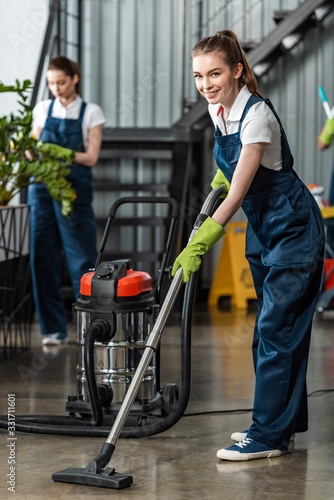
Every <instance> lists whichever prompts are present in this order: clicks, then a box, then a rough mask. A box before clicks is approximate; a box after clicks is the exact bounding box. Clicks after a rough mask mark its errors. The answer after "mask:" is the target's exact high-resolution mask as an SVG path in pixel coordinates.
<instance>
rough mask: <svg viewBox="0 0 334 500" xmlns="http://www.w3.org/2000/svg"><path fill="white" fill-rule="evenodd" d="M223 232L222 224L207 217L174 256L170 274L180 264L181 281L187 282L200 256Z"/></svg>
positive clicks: (196, 267)
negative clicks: (182, 248)
mask: <svg viewBox="0 0 334 500" xmlns="http://www.w3.org/2000/svg"><path fill="white" fill-rule="evenodd" d="M224 234H225V229H224V228H223V226H221V225H220V224H218V222H215V221H214V220H213V219H211V217H208V218H207V219H206V220H205V221H204V222H203V224H202V225H201V226H200V228H199V229H198V231H197V233H195V235H194V236H193V238H192V239H191V240H190V241H189V243H188V245H187V246H186V248H185V249H184V250H182V252H181V253H180V255H179V256H178V257H177V258H176V260H175V262H174V265H173V269H172V276H174V275H175V273H176V271H177V270H178V268H179V267H180V266H182V278H183V282H184V283H187V282H188V281H189V278H190V276H191V275H192V274H193V273H195V272H196V271H197V270H198V269H199V267H200V265H201V256H202V255H204V254H205V252H207V251H208V250H209V249H210V248H211V247H212V246H213V245H214V244H215V243H217V241H218V240H220V238H221V237H222V236H223V235H224Z"/></svg>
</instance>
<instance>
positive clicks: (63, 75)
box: [28, 56, 105, 345]
mask: <svg viewBox="0 0 334 500" xmlns="http://www.w3.org/2000/svg"><path fill="white" fill-rule="evenodd" d="M47 80H48V86H49V89H50V91H51V93H52V94H53V95H54V96H55V99H54V100H47V101H42V102H40V103H39V104H38V105H37V106H36V107H35V109H34V114H33V118H34V120H33V133H34V134H35V136H36V137H37V138H40V139H41V140H42V141H44V142H51V143H53V144H58V145H60V146H64V147H66V148H69V149H72V150H75V151H77V154H76V156H75V162H74V163H73V164H72V165H71V172H70V174H69V176H68V180H69V181H70V182H71V184H72V187H73V189H74V190H75V191H76V195H77V198H76V200H75V201H74V208H73V214H72V216H71V217H70V218H69V219H67V218H66V217H64V216H63V215H62V213H61V203H60V202H56V201H55V200H54V199H53V198H52V197H51V195H50V194H49V192H48V191H47V189H46V188H45V186H44V185H43V184H33V185H31V186H29V189H28V203H29V205H30V235H31V244H30V257H31V267H32V282H33V292H34V301H35V305H36V310H37V313H38V316H39V320H40V324H41V331H42V335H43V340H42V342H43V344H48V345H58V344H62V343H65V342H67V339H68V337H67V328H66V325H67V315H66V309H65V304H64V298H63V294H62V269H61V268H62V266H61V258H60V252H61V250H63V251H64V255H65V258H66V262H67V267H68V271H69V275H70V278H71V282H72V286H73V291H74V296H75V297H78V294H79V286H80V279H81V277H82V275H83V274H84V273H86V272H87V271H88V270H89V269H90V268H92V267H94V264H95V259H96V227H95V221H94V214H93V210H92V206H91V203H92V186H91V179H92V172H91V167H93V166H94V165H95V164H96V161H97V159H98V155H99V151H100V146H101V137H102V125H103V123H104V122H105V119H104V115H103V113H102V110H101V109H100V107H99V106H97V105H96V104H91V103H88V104H87V103H85V102H83V100H82V99H81V97H80V96H79V95H78V83H79V71H78V67H77V65H76V64H75V63H73V62H72V61H70V60H69V59H67V58H66V57H63V56H58V57H56V58H54V59H52V60H51V61H50V63H49V66H48V70H47Z"/></svg>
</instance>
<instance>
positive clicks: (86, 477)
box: [52, 467, 133, 490]
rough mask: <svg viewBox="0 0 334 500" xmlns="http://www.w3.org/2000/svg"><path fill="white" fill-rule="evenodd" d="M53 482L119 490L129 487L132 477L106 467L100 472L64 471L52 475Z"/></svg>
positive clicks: (84, 470)
mask: <svg viewBox="0 0 334 500" xmlns="http://www.w3.org/2000/svg"><path fill="white" fill-rule="evenodd" d="M52 479H53V481H56V482H59V483H71V484H82V485H85V486H98V487H100V488H111V489H114V490H121V489H123V488H127V487H128V486H131V484H132V483H133V478H132V476H128V475H126V474H120V473H118V472H115V469H114V468H113V467H107V468H106V469H104V470H101V472H98V473H97V472H92V471H90V470H88V467H87V468H86V469H73V468H70V469H64V470H61V471H59V472H55V473H54V474H52Z"/></svg>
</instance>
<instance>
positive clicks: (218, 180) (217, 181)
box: [211, 168, 231, 199]
mask: <svg viewBox="0 0 334 500" xmlns="http://www.w3.org/2000/svg"><path fill="white" fill-rule="evenodd" d="M221 184H225V185H226V191H225V192H224V193H223V194H222V195H221V198H223V199H225V198H226V196H227V195H228V192H229V190H230V187H231V184H230V183H229V182H228V180H227V179H226V177H225V175H224V174H223V172H222V171H221V170H220V168H217V172H216V175H215V176H214V178H213V180H212V182H211V187H212V189H215V188H216V187H218V186H220V185H221Z"/></svg>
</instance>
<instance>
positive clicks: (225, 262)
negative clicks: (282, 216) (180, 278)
mask: <svg viewBox="0 0 334 500" xmlns="http://www.w3.org/2000/svg"><path fill="white" fill-rule="evenodd" d="M246 227H247V222H230V223H229V224H228V226H227V230H226V234H225V236H224V238H223V242H222V247H221V250H220V255H219V259H218V263H217V267H216V271H215V275H214V278H213V281H212V284H211V288H210V293H209V298H208V304H209V306H216V305H218V302H219V299H220V297H224V296H229V297H231V305H232V307H236V308H237V309H246V308H247V306H248V300H252V299H256V298H257V297H256V293H255V288H254V284H253V278H252V273H251V270H250V268H249V264H248V261H247V259H246V257H245V247H246Z"/></svg>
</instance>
